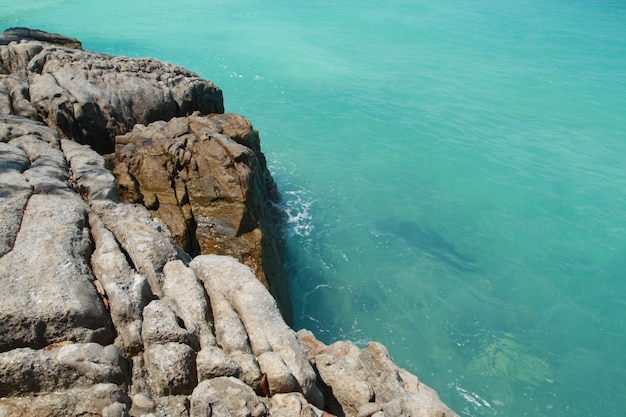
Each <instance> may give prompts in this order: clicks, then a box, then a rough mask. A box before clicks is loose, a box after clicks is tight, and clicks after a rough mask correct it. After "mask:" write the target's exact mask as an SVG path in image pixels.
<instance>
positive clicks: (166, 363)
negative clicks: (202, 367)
mask: <svg viewBox="0 0 626 417" xmlns="http://www.w3.org/2000/svg"><path fill="white" fill-rule="evenodd" d="M144 366H145V368H146V371H147V374H148V384H149V385H150V387H151V389H152V392H153V393H154V394H155V395H156V396H169V395H177V394H191V392H192V391H193V389H194V387H195V386H196V385H197V384H198V377H197V373H196V353H195V352H194V351H193V349H192V348H190V347H189V346H188V345H184V344H181V343H165V344H156V345H150V346H148V347H147V348H146V352H145V354H144Z"/></svg>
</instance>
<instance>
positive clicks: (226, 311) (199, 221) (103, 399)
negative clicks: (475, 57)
mask: <svg viewBox="0 0 626 417" xmlns="http://www.w3.org/2000/svg"><path fill="white" fill-rule="evenodd" d="M221 110H223V108H222V102H221V92H219V90H218V89H217V88H216V87H215V86H213V85H212V84H211V83H210V82H208V81H203V80H200V79H199V78H197V76H195V74H193V73H190V72H188V71H186V70H184V69H181V68H178V67H175V66H172V65H168V64H162V63H159V62H156V61H153V60H149V59H139V60H136V59H128V58H115V57H108V56H105V55H99V54H92V53H89V52H85V51H82V50H80V43H78V42H77V41H76V40H72V39H68V38H63V37H62V36H60V35H51V34H46V33H44V32H38V31H31V30H28V29H15V30H10V31H7V32H5V34H4V35H3V36H2V35H0V306H2V309H0V416H8V415H11V416H35V417H39V416H41V417H43V416H50V415H71V416H87V415H89V416H103V417H122V416H144V417H152V416H154V417H157V416H171V417H189V416H190V415H191V416H209V415H211V416H218V417H219V416H231V415H232V416H267V415H269V414H271V415H273V416H275V417H276V416H278V417H280V416H292V415H293V416H300V417H313V416H316V417H324V416H331V415H330V414H328V411H331V412H333V413H335V414H337V415H341V416H349V417H352V416H359V417H367V416H374V417H382V416H387V417H389V416H415V417H422V416H429V417H433V416H437V417H444V416H447V417H454V416H456V415H455V414H454V413H452V412H451V411H450V410H449V409H447V407H445V406H444V405H443V404H441V402H440V401H439V398H438V397H437V395H436V393H434V392H433V391H432V390H430V388H428V387H426V386H425V385H423V384H421V383H420V381H419V380H418V379H417V377H415V376H413V375H411V374H410V373H408V372H407V371H405V370H403V369H399V368H398V367H397V366H396V365H395V364H394V363H393V360H392V359H391V358H390V357H389V354H388V352H387V351H386V349H385V348H384V346H382V345H379V344H377V343H371V344H369V345H368V346H367V347H366V348H365V349H359V348H358V347H356V346H354V345H351V344H349V343H347V342H337V343H335V344H333V345H330V346H326V345H324V344H323V343H321V342H319V341H318V340H317V339H315V337H314V336H313V335H312V334H311V333H306V332H300V333H299V340H298V338H297V337H296V334H295V333H294V331H293V330H292V329H290V328H289V326H288V325H287V324H286V323H285V321H284V319H283V317H281V313H280V311H279V309H278V307H277V303H276V301H275V300H274V299H273V298H272V297H271V295H270V293H269V292H268V291H267V289H266V287H265V286H264V285H263V284H262V283H261V281H263V280H264V279H265V278H267V279H268V280H269V287H270V289H271V290H272V291H273V292H274V294H275V295H276V296H277V297H279V301H280V303H281V304H282V305H283V306H287V305H288V304H289V301H288V298H286V297H283V296H285V295H286V294H288V291H287V288H286V286H283V287H281V283H282V285H286V279H285V277H284V276H283V275H282V274H283V271H282V261H283V258H282V256H283V254H282V250H281V247H282V246H281V245H282V241H281V240H280V230H279V229H278V228H275V227H274V225H275V223H274V220H276V218H274V217H273V213H272V212H271V205H272V204H273V203H275V202H276V201H278V200H277V199H276V198H275V193H276V189H275V185H274V183H273V181H272V179H271V176H270V174H269V171H268V170H267V167H266V162H265V159H264V157H263V154H262V152H261V150H260V143H259V137H258V133H257V132H256V131H254V129H253V128H252V126H251V125H250V122H248V121H247V120H246V119H245V118H243V117H241V116H236V115H230V114H210V115H207V116H201V114H205V113H207V112H211V111H221ZM196 111H197V112H198V113H196V114H193V115H190V114H191V113H193V112H196ZM174 116H176V117H174ZM178 116H185V117H178ZM156 119H163V120H162V121H158V122H155V123H152V124H150V125H148V123H149V122H152V121H153V120H156ZM166 120H169V121H166ZM42 121H45V122H46V123H48V124H49V126H46V125H44V124H42V123H41V122H42ZM137 123H141V125H136V124H137ZM133 126H135V127H134V129H133V132H132V133H129V134H128V135H126V133H127V132H128V131H130V129H132V128H133ZM115 137H117V142H116V154H115V155H108V156H107V157H106V158H107V162H106V163H105V158H104V157H103V156H102V155H101V154H99V153H98V152H104V151H111V150H113V138H115ZM79 142H80V143H79ZM81 143H82V144H81ZM110 168H113V169H114V170H115V177H114V176H113V175H112V173H111V172H110V171H109V169H110ZM120 200H122V201H120ZM180 236H183V237H185V236H186V237H185V239H187V241H184V239H183V240H180V239H179V238H180ZM175 238H176V239H178V240H175ZM177 242H178V243H180V244H181V245H185V246H186V248H187V249H188V250H189V251H190V252H192V254H191V255H196V254H198V253H200V252H201V251H204V250H205V249H206V248H208V251H209V252H210V251H215V252H220V251H221V252H224V253H228V254H230V255H233V256H236V257H237V258H238V259H239V261H238V260H236V259H235V258H233V257H230V256H218V255H200V256H197V257H196V258H195V259H194V260H193V261H192V257H191V256H190V254H189V253H187V252H185V251H184V250H183V249H182V248H181V247H180V246H179V245H178V244H177ZM194 242H195V243H194ZM241 262H243V263H245V264H247V266H246V265H244V264H242V263H241ZM251 268H252V269H251ZM253 270H254V272H253ZM255 273H256V276H255ZM257 278H259V279H257ZM280 297H283V298H280ZM281 300H282V301H281ZM289 316H290V313H289V311H288V310H286V314H285V317H289ZM320 390H322V391H320ZM322 392H323V393H324V395H322ZM130 397H132V401H131V398H130Z"/></svg>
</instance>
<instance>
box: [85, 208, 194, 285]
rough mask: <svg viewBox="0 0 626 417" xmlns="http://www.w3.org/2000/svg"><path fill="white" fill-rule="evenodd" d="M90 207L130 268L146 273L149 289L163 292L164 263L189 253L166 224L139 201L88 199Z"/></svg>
mask: <svg viewBox="0 0 626 417" xmlns="http://www.w3.org/2000/svg"><path fill="white" fill-rule="evenodd" d="M91 210H92V211H93V212H94V213H95V214H96V215H98V216H99V218H100V219H101V220H102V222H103V223H104V225H105V226H106V228H107V229H108V230H110V231H111V232H112V233H113V235H114V236H115V238H116V240H117V241H118V243H119V245H120V247H121V248H122V250H123V251H124V253H125V254H126V255H127V257H128V259H129V260H130V262H131V263H132V265H131V266H132V267H133V269H135V270H136V271H137V272H139V273H140V274H141V275H142V276H144V277H146V279H147V280H148V283H149V284H150V289H151V291H152V293H153V294H155V295H156V296H162V295H163V292H162V286H163V267H164V266H165V264H167V263H168V262H169V261H173V260H176V259H183V260H185V261H187V262H188V261H189V255H187V254H185V253H184V252H183V251H182V250H181V249H180V248H179V247H178V246H177V245H176V244H175V243H174V241H173V240H172V238H171V235H170V233H169V231H168V230H167V227H166V226H165V225H164V224H163V223H162V222H161V221H159V220H158V219H153V218H152V217H151V216H150V213H149V212H148V210H147V209H146V208H145V207H143V206H139V205H132V204H119V203H116V202H113V201H110V200H97V201H92V202H91Z"/></svg>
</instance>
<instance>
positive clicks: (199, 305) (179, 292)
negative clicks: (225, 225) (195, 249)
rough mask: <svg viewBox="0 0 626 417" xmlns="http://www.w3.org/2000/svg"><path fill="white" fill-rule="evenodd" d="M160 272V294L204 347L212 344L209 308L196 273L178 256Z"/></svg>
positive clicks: (211, 321)
mask: <svg viewBox="0 0 626 417" xmlns="http://www.w3.org/2000/svg"><path fill="white" fill-rule="evenodd" d="M163 273H164V274H165V280H164V281H165V282H164V283H163V296H164V298H165V300H167V301H168V302H169V303H170V304H171V305H172V308H173V309H174V311H175V312H176V314H177V316H178V317H180V318H181V319H182V321H183V323H184V327H185V329H187V330H188V331H189V332H191V333H193V334H194V335H195V336H196V337H197V338H198V340H199V341H200V346H202V347H203V348H204V347H208V346H212V345H215V343H216V342H215V336H214V335H213V317H212V316H211V308H210V306H209V301H208V298H207V295H206V293H205V291H204V287H203V286H202V283H201V282H200V280H199V279H198V277H197V276H196V274H195V273H194V272H193V271H192V270H191V269H189V268H188V267H187V266H186V265H185V264H184V263H183V262H182V261H180V260H175V261H170V262H168V263H167V264H165V266H164V267H163Z"/></svg>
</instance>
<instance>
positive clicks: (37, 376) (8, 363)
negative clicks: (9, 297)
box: [0, 343, 127, 397]
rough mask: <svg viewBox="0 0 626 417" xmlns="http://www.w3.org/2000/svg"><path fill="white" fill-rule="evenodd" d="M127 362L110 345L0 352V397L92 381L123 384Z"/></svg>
mask: <svg viewBox="0 0 626 417" xmlns="http://www.w3.org/2000/svg"><path fill="white" fill-rule="evenodd" d="M126 372H127V369H126V361H125V360H124V358H123V356H122V355H121V353H120V351H119V350H118V349H117V348H116V347H115V346H112V345H109V346H101V345H99V344H96V343H86V344H85V343H77V344H68V345H64V346H61V347H58V348H56V349H51V350H43V349H39V350H34V349H30V348H19V349H13V350H10V351H8V352H3V353H0V397H8V396H16V395H24V394H29V393H35V394H45V393H49V392H52V391H55V390H58V389H64V388H76V387H87V386H90V385H93V384H100V383H113V384H116V385H124V384H125V383H126Z"/></svg>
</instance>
